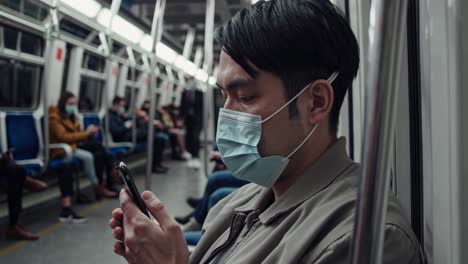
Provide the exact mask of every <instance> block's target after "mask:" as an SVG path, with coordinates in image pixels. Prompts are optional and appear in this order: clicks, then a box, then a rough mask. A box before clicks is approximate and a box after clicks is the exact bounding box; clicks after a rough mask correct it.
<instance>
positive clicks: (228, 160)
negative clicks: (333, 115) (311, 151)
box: [216, 72, 338, 187]
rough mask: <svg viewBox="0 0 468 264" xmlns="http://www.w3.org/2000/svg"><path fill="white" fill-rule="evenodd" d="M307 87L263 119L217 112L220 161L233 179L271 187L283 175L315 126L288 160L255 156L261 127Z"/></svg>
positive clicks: (257, 116) (331, 79)
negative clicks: (290, 160)
mask: <svg viewBox="0 0 468 264" xmlns="http://www.w3.org/2000/svg"><path fill="white" fill-rule="evenodd" d="M337 76H338V73H337V72H335V73H333V74H332V75H331V76H330V78H329V79H328V82H329V83H332V82H333V81H334V80H335V79H336V77H337ZM309 87H310V86H307V87H305V88H304V89H302V91H300V92H299V93H298V94H297V95H296V96H294V97H293V98H292V99H291V100H289V101H288V102H287V103H286V104H285V105H283V106H282V107H281V108H280V109H278V110H277V111H276V112H275V113H273V114H272V115H270V116H269V117H267V118H266V119H265V120H262V117H261V116H259V115H253V114H249V113H243V112H238V111H233V110H228V109H224V108H222V109H220V111H219V118H218V129H217V133H216V144H217V145H218V148H219V152H220V153H221V157H222V159H223V162H224V163H225V164H226V166H227V168H228V169H229V170H230V171H232V173H233V174H234V176H235V177H237V178H239V179H243V180H246V181H249V182H252V183H256V184H258V185H261V186H264V187H272V186H273V185H274V183H275V182H276V181H277V180H278V178H279V177H280V176H281V174H282V173H283V171H284V169H285V168H286V166H287V165H288V163H289V158H291V157H292V156H293V155H294V154H295V153H296V152H297V151H298V150H299V149H300V148H301V147H302V146H303V145H304V144H305V143H306V142H307V140H308V139H309V138H310V137H311V136H312V134H313V133H314V132H315V130H316V129H317V127H318V124H317V125H316V126H315V127H314V128H313V129H312V130H311V131H310V132H309V134H308V135H307V136H306V138H305V139H304V140H303V141H302V143H301V144H299V146H298V147H296V149H295V150H293V151H292V152H291V153H290V154H289V155H288V156H287V157H283V156H268V157H261V156H260V154H259V153H258V148H257V146H258V143H259V142H260V138H261V136H262V124H263V123H265V122H267V121H268V120H270V119H271V118H273V117H274V116H275V115H277V114H278V113H279V112H281V111H282V110H283V109H284V108H286V107H287V106H288V105H289V104H290V103H291V102H293V101H294V100H296V99H297V98H298V97H299V96H300V95H301V94H302V93H303V92H304V91H306V90H307V89H308V88H309Z"/></svg>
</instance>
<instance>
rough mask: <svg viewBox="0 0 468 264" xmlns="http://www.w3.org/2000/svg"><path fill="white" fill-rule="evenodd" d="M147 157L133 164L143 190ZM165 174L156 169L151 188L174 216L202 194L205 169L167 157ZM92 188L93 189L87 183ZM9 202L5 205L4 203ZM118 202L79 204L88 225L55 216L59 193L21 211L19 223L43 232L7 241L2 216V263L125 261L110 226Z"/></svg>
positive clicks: (186, 210) (57, 211)
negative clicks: (191, 198) (27, 238)
mask: <svg viewBox="0 0 468 264" xmlns="http://www.w3.org/2000/svg"><path fill="white" fill-rule="evenodd" d="M144 165H145V163H144V162H140V164H139V165H136V166H131V164H129V167H130V168H132V167H133V169H132V171H133V172H134V175H135V179H136V183H137V185H138V187H139V190H140V191H141V190H143V187H144V171H145V170H144ZM166 165H167V166H168V167H169V168H170V170H169V172H168V173H167V174H153V176H152V188H151V189H152V191H154V192H155V193H156V195H157V196H159V197H160V198H161V200H163V202H164V203H165V205H166V207H167V208H168V210H169V211H170V213H171V214H172V215H174V216H178V215H186V214H187V213H188V212H189V211H190V208H189V206H188V205H187V204H186V203H185V199H186V198H187V196H189V195H194V196H199V195H201V194H202V191H203V188H204V184H205V179H206V177H205V176H204V169H203V168H200V169H194V168H190V167H188V166H187V162H167V163H166ZM88 192H89V188H88ZM2 206H6V205H2ZM117 206H118V199H103V200H101V201H98V202H95V203H91V204H87V205H76V206H74V208H75V209H76V211H77V212H79V213H80V214H81V215H83V216H86V217H87V218H88V222H87V223H84V224H63V223H61V222H59V221H58V219H57V217H58V214H59V210H60V200H59V199H58V198H55V199H52V200H50V201H47V202H46V203H42V204H40V205H37V206H34V207H32V208H27V209H25V210H24V212H23V213H22V215H21V219H20V222H21V223H22V224H25V225H26V226H27V228H28V230H29V231H32V232H35V233H37V234H39V235H41V237H40V239H39V240H38V241H34V242H22V241H20V242H18V241H7V240H6V239H5V237H4V232H3V231H4V230H5V228H6V226H7V219H6V218H5V217H4V218H2V219H0V228H1V231H2V233H1V235H0V263H2V264H7V263H15V264H17V263H35V264H46V263H47V264H53V263H69V264H75V263H76V264H78V263H80V264H81V263H91V264H94V263H101V264H105V263H125V262H124V260H123V259H121V258H120V257H119V256H117V255H115V254H114V253H113V251H112V249H113V243H114V239H113V237H112V232H111V230H110V229H109V228H108V225H107V223H108V221H109V219H110V217H111V211H112V210H113V209H114V208H116V207H117Z"/></svg>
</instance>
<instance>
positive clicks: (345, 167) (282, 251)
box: [109, 0, 423, 264]
mask: <svg viewBox="0 0 468 264" xmlns="http://www.w3.org/2000/svg"><path fill="white" fill-rule="evenodd" d="M215 37H216V39H217V41H218V42H219V44H220V45H221V46H222V47H223V51H222V52H221V58H220V63H219V73H218V76H217V86H218V87H219V88H220V89H221V91H222V92H223V94H224V96H225V98H226V102H225V105H224V108H223V109H221V111H220V115H219V120H218V131H217V145H218V147H219V150H220V152H221V156H222V158H223V161H224V162H225V164H226V165H227V167H228V169H229V170H230V171H232V172H233V173H234V176H236V177H239V178H241V179H243V180H247V181H250V182H252V184H248V185H245V186H243V187H242V188H240V189H239V190H237V191H236V192H234V193H233V194H231V195H230V196H228V197H227V198H225V199H224V200H222V201H221V202H220V203H218V204H217V205H216V206H215V207H214V208H212V209H211V211H210V213H209V215H208V217H207V218H206V220H205V223H204V226H203V231H202V232H203V235H202V238H201V240H200V241H199V243H198V245H197V247H196V248H195V249H194V251H193V252H192V253H191V254H189V252H188V249H187V246H186V244H185V242H184V240H183V238H182V233H181V231H180V228H179V227H178V226H177V224H176V222H175V221H174V220H173V218H172V217H171V216H170V215H169V214H168V212H167V211H166V209H165V208H164V206H163V204H162V202H161V201H160V200H159V199H158V198H157V197H156V196H155V195H154V194H153V193H151V192H148V191H146V192H144V193H143V194H142V198H143V200H144V201H145V203H146V206H147V208H148V210H149V211H150V212H151V214H152V215H153V216H154V218H155V219H156V220H157V221H158V223H154V222H152V221H150V220H149V219H148V218H147V217H146V216H145V215H144V214H142V213H140V212H139V210H138V208H137V207H136V206H135V204H134V203H133V202H132V201H131V199H130V197H129V196H128V194H127V193H126V192H124V191H122V192H121V193H120V202H121V208H118V209H116V210H114V212H113V214H112V216H113V217H112V219H111V220H110V223H109V224H110V226H111V228H112V229H113V230H114V237H115V238H116V239H117V240H118V241H117V242H116V243H115V245H114V251H115V252H116V253H117V254H119V255H121V256H123V257H125V258H126V260H127V261H128V262H129V263H320V264H322V263H348V262H349V261H350V259H349V258H350V255H349V253H350V246H351V242H352V235H353V228H354V212H355V206H356V199H357V190H358V182H359V179H358V178H359V175H360V165H359V164H357V163H355V162H354V161H353V160H351V159H350V158H349V157H348V155H347V153H346V139H345V138H337V127H338V122H339V113H340V109H341V106H342V103H343V100H344V97H345V94H346V92H347V91H348V89H349V87H351V85H352V82H353V79H354V78H355V76H356V74H357V71H358V67H359V47H358V43H357V41H356V38H355V36H354V34H353V32H352V30H351V28H350V26H349V24H348V23H347V22H346V19H345V18H344V16H343V14H342V13H341V11H339V10H338V8H337V7H335V6H334V5H333V4H332V3H330V2H329V1H326V0H271V1H259V2H258V3H256V4H255V5H253V6H251V7H248V8H246V9H244V10H242V11H240V12H239V13H238V14H237V15H235V16H234V17H233V18H232V19H231V20H229V21H228V22H227V23H226V24H225V25H224V26H223V27H221V28H220V29H218V30H217V32H216V34H215ZM422 262H423V254H422V253H421V250H420V245H419V243H418V241H417V239H416V237H415V236H414V234H413V232H412V230H411V226H410V224H409V223H408V221H407V220H406V218H405V216H404V214H403V210H402V207H401V205H400V204H399V202H398V200H397V199H396V197H395V196H394V195H392V194H390V197H389V202H388V210H387V215H386V221H385V242H384V249H383V263H422Z"/></svg>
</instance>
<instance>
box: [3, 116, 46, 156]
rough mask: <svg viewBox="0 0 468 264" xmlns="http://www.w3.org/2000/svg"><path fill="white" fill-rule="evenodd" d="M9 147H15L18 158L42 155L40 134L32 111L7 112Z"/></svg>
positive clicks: (14, 152)
mask: <svg viewBox="0 0 468 264" xmlns="http://www.w3.org/2000/svg"><path fill="white" fill-rule="evenodd" d="M5 124H6V138H7V143H8V148H14V151H13V154H14V155H15V159H16V160H28V159H37V158H38V157H39V156H40V144H41V142H40V135H39V134H38V130H37V122H36V118H35V117H34V115H33V113H32V112H12V113H7V114H6V118H5Z"/></svg>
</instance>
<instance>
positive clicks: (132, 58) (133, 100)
mask: <svg viewBox="0 0 468 264" xmlns="http://www.w3.org/2000/svg"><path fill="white" fill-rule="evenodd" d="M127 53H128V55H129V56H128V58H129V61H130V67H131V72H130V79H131V80H132V85H133V84H136V86H131V88H130V89H131V90H130V92H131V95H130V107H129V109H131V110H132V111H133V115H132V124H133V126H132V145H133V148H135V146H136V144H137V123H136V122H137V116H136V115H137V113H136V108H137V105H136V98H135V96H136V89H137V87H138V84H137V80H136V78H137V77H136V65H137V63H136V60H135V55H134V54H133V49H132V48H130V47H127Z"/></svg>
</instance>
